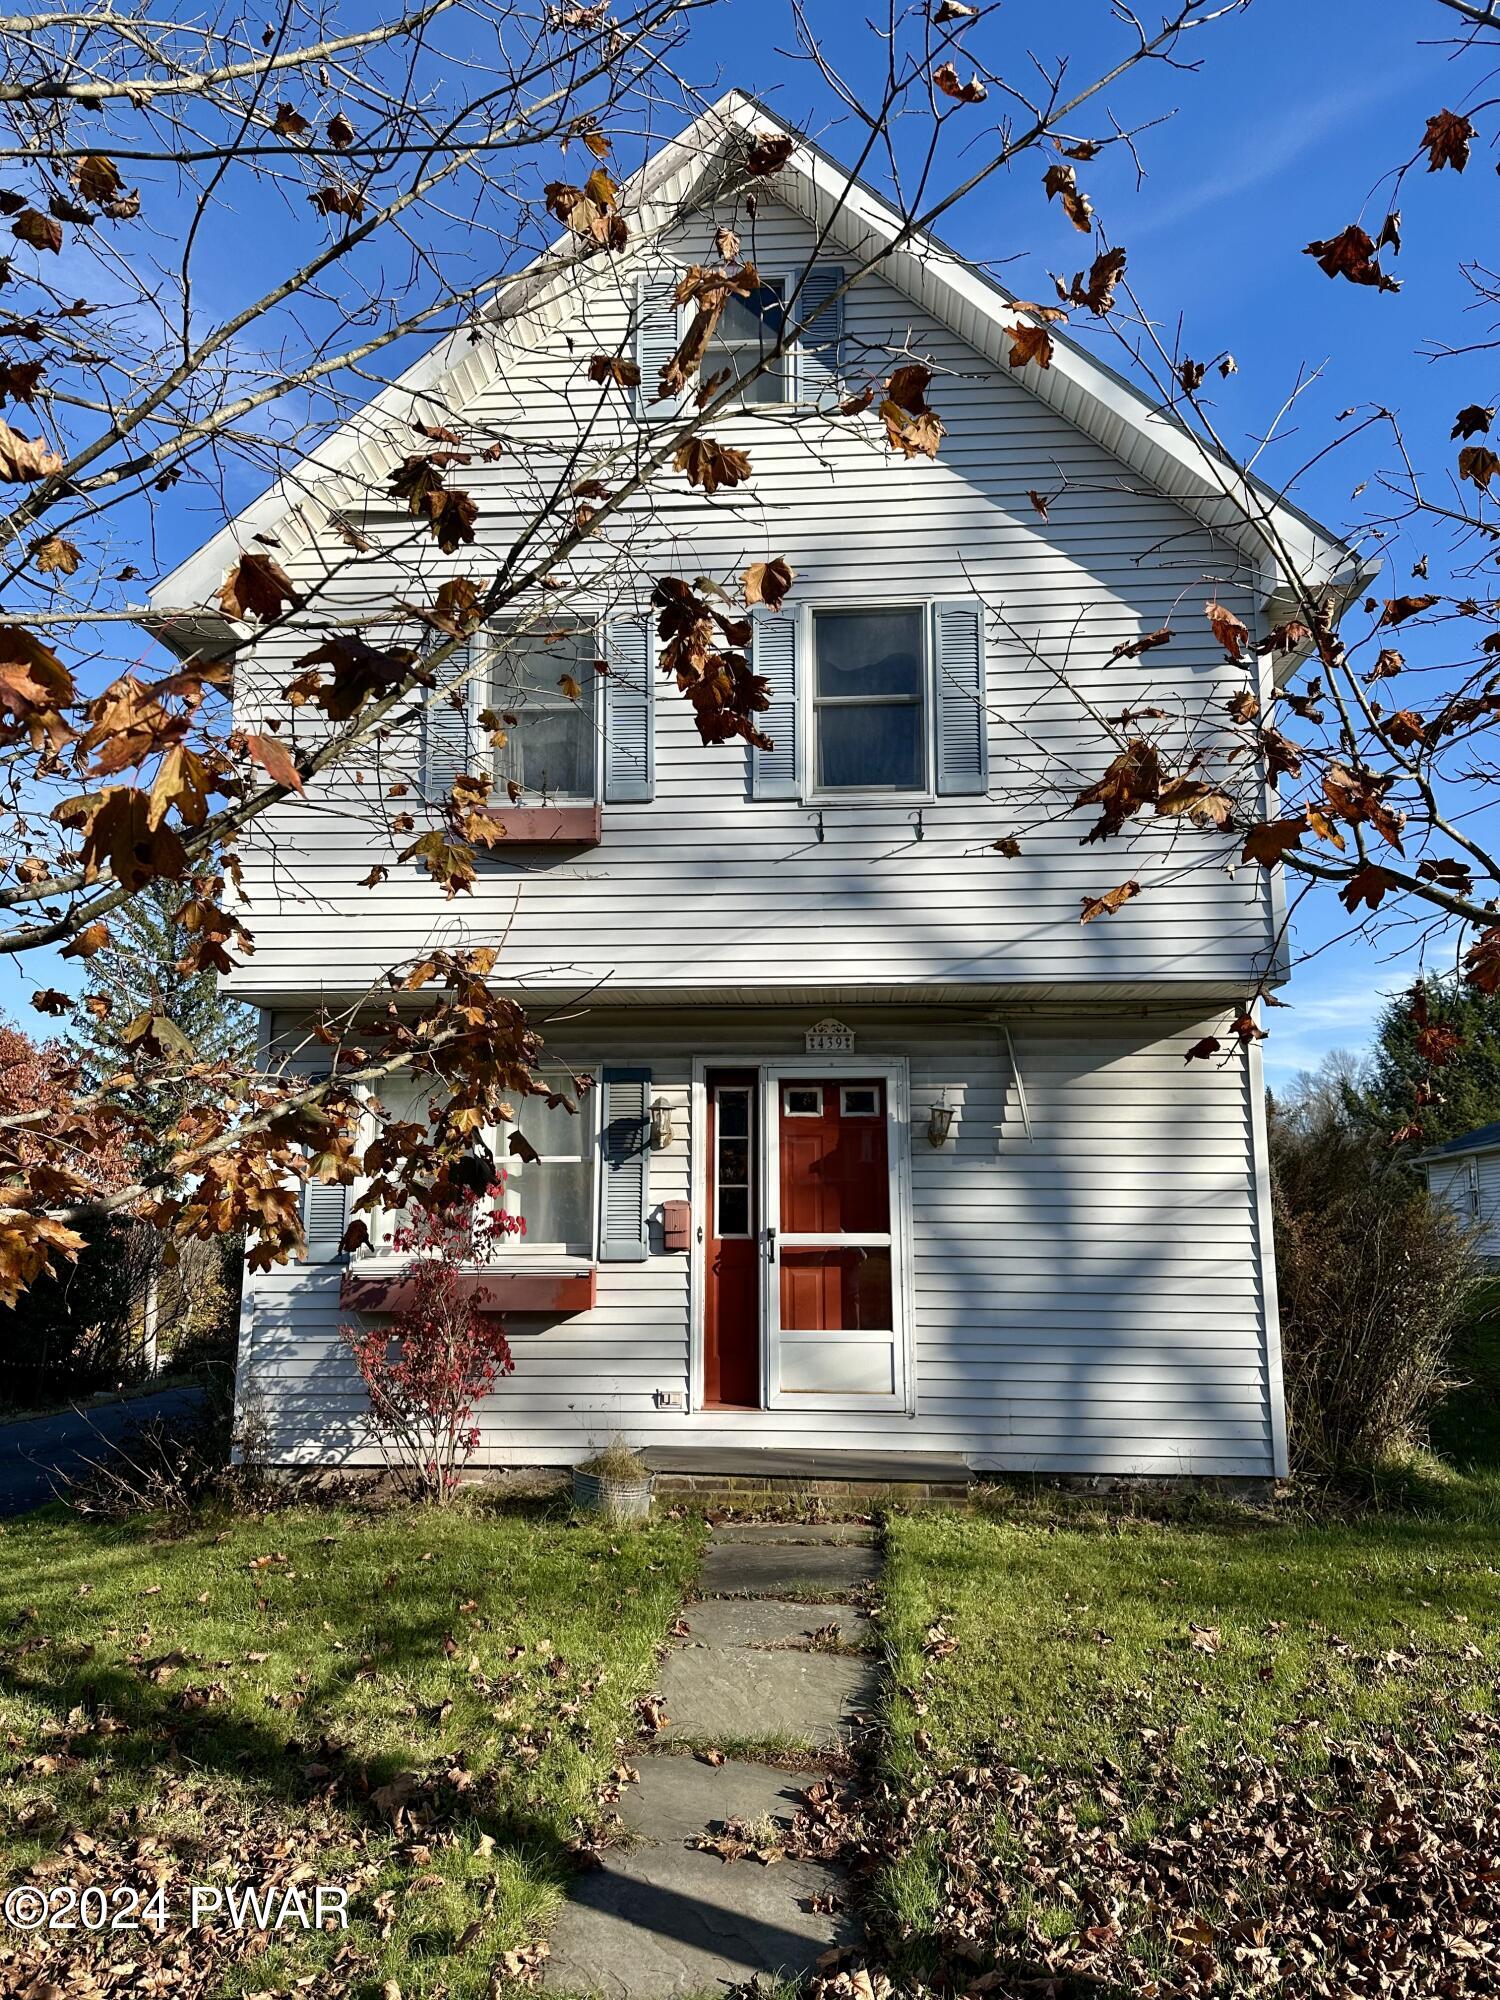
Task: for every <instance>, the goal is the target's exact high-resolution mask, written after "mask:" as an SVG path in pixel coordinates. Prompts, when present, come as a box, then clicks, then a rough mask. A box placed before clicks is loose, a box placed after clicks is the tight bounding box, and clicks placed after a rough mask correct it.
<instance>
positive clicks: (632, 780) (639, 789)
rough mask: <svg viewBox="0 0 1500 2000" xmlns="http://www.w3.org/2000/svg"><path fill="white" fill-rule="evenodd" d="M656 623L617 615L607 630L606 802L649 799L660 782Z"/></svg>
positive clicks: (608, 803) (629, 801) (605, 680)
mask: <svg viewBox="0 0 1500 2000" xmlns="http://www.w3.org/2000/svg"><path fill="white" fill-rule="evenodd" d="M651 639H652V634H651V623H650V620H649V619H646V618H612V619H611V620H610V622H609V623H608V625H606V627H605V631H604V651H605V656H606V658H607V660H608V662H609V673H608V675H607V676H606V677H605V679H604V681H603V683H602V686H603V689H604V801H605V804H606V805H626V804H631V803H638V802H639V801H641V800H643V799H649V798H650V797H651V795H652V793H653V791H654V789H655V784H656V762H655V760H656V750H655V741H654V739H655V727H654V712H655V707H656V704H655V701H654V699H653V697H654V694H655V688H654V686H653V683H652V674H651V665H652V651H653V648H652V643H651Z"/></svg>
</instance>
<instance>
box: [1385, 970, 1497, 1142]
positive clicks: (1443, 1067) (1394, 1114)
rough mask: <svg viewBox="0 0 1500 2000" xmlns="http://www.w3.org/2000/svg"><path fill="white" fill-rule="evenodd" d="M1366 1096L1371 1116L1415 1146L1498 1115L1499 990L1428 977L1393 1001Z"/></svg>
mask: <svg viewBox="0 0 1500 2000" xmlns="http://www.w3.org/2000/svg"><path fill="white" fill-rule="evenodd" d="M1422 999H1425V1002H1426V1008H1425V1019H1424V1018H1423V1009H1422V1007H1421V1005H1420V1004H1419V1002H1420V1000H1422ZM1445 1030H1446V1031H1450V1032H1448V1033H1444V1032H1442V1031H1445ZM1434 1031H1438V1032H1436V1033H1435V1032H1434ZM1455 1036H1456V1037H1457V1040H1454V1039H1453V1037H1455ZM1365 1096H1366V1100H1367V1103H1368V1105H1369V1113H1370V1117H1371V1121H1372V1122H1373V1123H1375V1124H1377V1125H1379V1126H1381V1127H1383V1128H1384V1129H1385V1130H1386V1131H1387V1132H1402V1133H1405V1134H1407V1136H1408V1137H1409V1139H1410V1142H1411V1144H1412V1145H1413V1146H1414V1147H1419V1146H1436V1145H1439V1144H1441V1143H1442V1141H1443V1140H1445V1139H1455V1138H1457V1137H1458V1135H1459V1133H1461V1132H1471V1131H1472V1130H1473V1129H1474V1127H1475V1126H1476V1125H1488V1124H1490V1123H1491V1122H1492V1121H1493V1120H1496V1119H1500V993H1481V992H1479V991H1477V990H1476V989H1474V988H1473V987H1471V986H1468V985H1464V984H1461V983H1460V982H1459V981H1458V980H1456V979H1440V978H1435V977H1429V978H1427V979H1425V980H1423V981H1419V982H1418V984H1417V985H1416V986H1415V987H1413V988H1412V990H1411V991H1410V992H1408V993H1403V994H1401V995H1400V996H1399V997H1398V998H1396V999H1394V1000H1391V1001H1389V1002H1388V1003H1387V1005H1386V1007H1385V1010H1384V1012H1383V1013H1382V1015H1381V1017H1380V1021H1379V1024H1378V1026H1377V1028H1376V1031H1375V1047H1374V1050H1373V1051H1372V1053H1371V1057H1370V1063H1369V1070H1368V1078H1367V1088H1366V1092H1365ZM1412 1128H1415V1129H1412ZM1419 1135H1420V1136H1419Z"/></svg>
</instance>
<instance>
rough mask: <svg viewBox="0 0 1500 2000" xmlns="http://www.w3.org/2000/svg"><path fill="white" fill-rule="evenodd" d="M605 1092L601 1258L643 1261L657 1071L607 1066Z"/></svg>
mask: <svg viewBox="0 0 1500 2000" xmlns="http://www.w3.org/2000/svg"><path fill="white" fill-rule="evenodd" d="M599 1094H600V1103H599V1257H600V1261H601V1262H602V1263H606V1264H639V1263H641V1262H643V1261H644V1259H645V1258H646V1257H647V1256H648V1255H649V1254H650V1249H651V1241H650V1235H649V1232H648V1229H647V1223H646V1212H647V1207H648V1204H649V1202H650V1199H651V1072H650V1070H649V1069H606V1070H605V1071H604V1073H603V1075H602V1077H601V1079H600V1083H599Z"/></svg>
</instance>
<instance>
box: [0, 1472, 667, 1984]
mask: <svg viewBox="0 0 1500 2000" xmlns="http://www.w3.org/2000/svg"><path fill="white" fill-rule="evenodd" d="M697 1557H698V1537H697V1534H696V1532H695V1531H694V1530H693V1529H692V1528H691V1527H683V1526H671V1525H667V1526H657V1527H653V1528H651V1529H648V1530H645V1531H635V1530H632V1531H624V1530H619V1531H614V1532H610V1531H607V1530H601V1529H595V1528H591V1527H590V1528H584V1527H578V1526H574V1525H571V1524H569V1523H568V1522H567V1521H565V1520H564V1519H562V1518H560V1517H555V1516H554V1517H551V1518H549V1517H547V1516H546V1515H545V1514H543V1513H541V1512H526V1511H523V1510H518V1509H515V1508H508V1509H499V1508H495V1509H486V1508H485V1507H484V1506H483V1505H482V1504H476V1505H472V1506H465V1507H464V1508H462V1509H461V1510H459V1509H456V1510H454V1511H453V1512H452V1513H451V1514H447V1515H441V1514H435V1513H431V1512H422V1513H415V1512H413V1513H390V1514H383V1515H381V1514H360V1513H351V1512H341V1511H335V1510H332V1509H298V1510H295V1511H289V1512H285V1513H279V1514H273V1515H270V1516H268V1517H265V1518H263V1519H251V1520H234V1519H229V1518H227V1517H226V1518H222V1519H221V1518H218V1517H216V1516H213V1517H205V1518H204V1519H203V1520H201V1521H200V1522H199V1523H198V1524H196V1525H194V1526H192V1527H190V1528H188V1529H187V1530H185V1531H184V1530H180V1529H179V1530H166V1529H163V1528H162V1527H160V1526H159V1525H158V1526H153V1525H152V1524H151V1523H149V1522H134V1523H131V1524H128V1525H126V1526H122V1527H107V1526H100V1525H97V1524H90V1523H85V1522H81V1521H79V1520H76V1519H73V1518H71V1517H70V1516H68V1515H66V1514H65V1513H64V1512H63V1511H62V1509H60V1508H49V1509H47V1510H45V1511H44V1512H43V1513H42V1514H38V1515H33V1516H30V1517H28V1518H26V1519H23V1520H20V1521H17V1522H14V1523H9V1524H6V1525H5V1526H4V1528H3V1531H0V1745H3V1746H4V1747H3V1750H0V1772H3V1777H0V1875H3V1878H4V1883H5V1884H7V1885H8V1884H10V1883H14V1882H17V1881H22V1880H32V1881H39V1882H43V1883H62V1882H74V1883H78V1882H80V1881H85V1880H87V1879H89V1878H90V1876H92V1878H93V1879H95V1880H96V1881H98V1882H99V1883H101V1884H107V1885H110V1886H114V1885H116V1884H120V1883H132V1884H135V1885H137V1886H138V1887H139V1888H140V1889H141V1890H142V1891H143V1893H144V1894H149V1893H150V1890H151V1889H152V1888H153V1887H154V1885H155V1883H156V1881H157V1880H162V1881H164V1882H165V1884H166V1885H167V1887H166V1894H167V1900H168V1906H169V1908H172V1909H174V1910H175V1909H176V1908H177V1907H178V1906H179V1905H180V1904H181V1903H183V1902H185V1900H186V1885H188V1884H190V1883H193V1882H201V1883H207V1884H216V1883H219V1884H222V1883H224V1882H225V1881H236V1880H237V1881H239V1882H242V1883H243V1882H256V1881H267V1882H270V1881H275V1882H278V1883H280V1884H283V1885H284V1884H286V1883H288V1882H289V1881H291V1882H294V1883H296V1882H301V1883H305V1884H308V1885H311V1884H312V1883H315V1882H324V1883H329V1884H338V1885H343V1886H345V1887H347V1889H348V1891H349V1895H350V1910H351V1914H352V1916H353V1917H354V1919H355V1921H354V1923H353V1925H352V1927H351V1929H350V1930H349V1931H348V1932H347V1933H345V1934H343V1935H339V1934H336V1933H329V1934H327V1935H319V1934H317V1933H312V1934H309V1935H302V1934H300V1933H292V1932H286V1931H283V1932H282V1933H280V1934H279V1936H278V1937H277V1938H276V1939H274V1940H271V1941H269V1942H267V1941H265V1940H257V1939H255V1938H254V1937H253V1935H252V1934H251V1933H248V1932H247V1933H240V1934H233V1933H230V1932H227V1931H222V1932H221V1931H220V1930H219V1929H215V1930H214V1931H213V1932H212V1933H208V1932H204V1933H199V1934H198V1935H197V1936H196V1937H195V1938H194V1939H193V1940H192V1945H191V1949H190V1950H189V1951H187V1952H186V1955H185V1956H181V1960H180V1962H181V1965H182V1967H183V1968H184V1969H183V1972H182V1978H181V1981H180V1982H179V1983H173V1984H172V1985H171V1990H172V1992H173V1993H174V1995H175V1994H179V1993H180V1994H182V1995H184V1996H191V1995H197V1994H204V1995H208V1994H219V1993H224V1994H238V1993H246V1994H250V1993H264V1992H267V1991H270V1990H284V1989H286V1988H287V1987H288V1986H289V1984H290V1982H291V1981H293V1980H295V1979H297V1978H299V1977H300V1978H304V1979H306V1978H308V1977H309V1976H310V1975H313V1974H315V1973H317V1971H318V1969H319V1968H326V1970H325V1971H324V1972H323V1973H322V1974H321V1975H320V1976H318V1977H317V1978H316V1979H315V1981H314V1983H313V1984H312V1985H310V1986H308V1987H307V1988H306V1989H305V1990H307V1991H309V1992H311V1991H314V1990H316V1991H317V1992H319V1993H334V1992H339V1993H342V1992H345V1991H347V1992H351V1993H356V1994H358V1993H364V1992H369V1993H371V1994H378V1993H379V1992H380V1989H381V1986H382V1983H383V1982H384V1981H385V1980H386V1979H389V1978H394V1979H396V1980H397V1981H398V1982H399V1984H400V1988H401V1992H402V1994H403V1996H404V2000H414V1996H420V1995H424V1994H435V1993H438V1992H442V1993H443V1994H445V1995H450V1996H453V2000H463V1997H464V1996H470V1995H484V1994H486V1993H488V1992H489V1991H490V1989H491V1972H492V1968H494V1967H496V1966H499V1967H500V1968H501V1970H502V1972H503V1971H504V1968H505V1964H506V1960H505V1954H506V1953H508V1952H514V1951H517V1950H519V1949H521V1948H522V1947H524V1946H525V1945H526V1944H527V1943H528V1942H529V1941H531V1940H533V1939H534V1938H535V1937H536V1936H537V1935H538V1934H539V1932H540V1931H542V1930H543V1929H544V1928H545V1925H546V1921H547V1919H548V1917H549V1915H550V1913H551V1911H552V1909H553V1908H554V1906H555V1904H556V1902H557V1899H558V1897H559V1895H560V1893H561V1887H562V1885H563V1883H564V1882H565V1881H566V1878H567V1873H568V1869H569V1864H570V1853H569V1849H570V1846H571V1845H572V1844H574V1843H575V1842H576V1841H577V1840H578V1839H579V1837H580V1835H581V1834H584V1833H585V1832H586V1830H587V1829H588V1828H590V1827H591V1826H593V1825H595V1824H596V1823H597V1821H598V1817H599V1794H600V1788H601V1786H605V1785H607V1784H608V1781H609V1774H610V1772H611V1770H612V1768H614V1767H615V1766H616V1765H617V1763H618V1762H619V1757H620V1747H619V1746H620V1742H621V1740H622V1739H628V1738H629V1737H630V1736H632V1735H633V1733H634V1730H635V1717H634V1713H633V1704H634V1702H635V1701H636V1699H637V1698H638V1697H639V1696H640V1695H641V1694H643V1693H644V1692H646V1691H647V1690H648V1689H649V1687H650V1685H651V1681H652V1677H653V1673H654V1670H655V1667H654V1663H655V1656H656V1651H657V1648H658V1647H659V1646H660V1645H661V1644H662V1642H663V1638H664V1634H665V1631H666V1628H667V1625H668V1624H669V1623H670V1621H671V1618H672V1615H673V1612H674V1610H675V1608H676V1606H677V1604H678V1602H679V1601H680V1599H681V1596H682V1593H683V1591H684V1589H685V1588H686V1586H687V1584H688V1582H689V1580H690V1578H691V1576H692V1574H693V1572H694V1569H695V1567H696V1562H697ZM298 1870H301V1871H302V1873H301V1874H300V1875H298V1874H297V1873H296V1872H295V1871H298ZM184 1937H185V1933H184V1931H183V1928H182V1926H181V1925H180V1924H178V1923H177V1922H176V1921H175V1919H174V1921H173V1922H172V1923H171V1924H169V1925H168V1927H167V1929H166V1930H165V1931H164V1932H162V1933H161V1934H160V1935H159V1936H158V1935H157V1933H156V1932H155V1930H154V1928H151V1927H148V1928H147V1929H145V1930H142V1931H140V1932H138V1933H136V1934H134V1935H131V1936H124V1937H122V1936H119V1935H110V1934H109V1933H105V1934H104V1935H103V1936H101V1937H96V1938H87V1937H75V1938H72V1939H70V1940H66V1941H59V1943H58V1945H57V1947H56V1948H55V1949H54V1951H53V1952H52V1953H51V1954H50V1955H49V1954H48V1953H47V1952H45V1951H44V1950H43V1949H42V1947H41V1945H40V1944H39V1943H38V1942H36V1941H34V1940H33V1941H32V1942H31V1943H30V1944H29V1945H26V1946H25V1952H26V1955H25V1956H24V1958H23V1960H22V1961H21V1962H22V1963H23V1964H24V1965H25V1967H26V1968H27V1970H28V1971H44V1972H46V1973H47V1974H48V1975H49V1976H50V1977H52V1978H54V1979H57V1978H59V1976H60V1975H66V1976H67V1981H68V1990H70V1991H71V1990H74V1983H75V1982H77V1983H78V1984H79V1985H81V1984H82V1973H83V1969H84V1968H85V1967H86V1968H88V1969H90V1970H92V1971H93V1972H94V1974H95V1975H96V1976H98V1977H99V1978H100V1980H101V1982H102V1990H104V1991H108V1992H112V1991H115V1990H118V1991H120V1992H122V1993H123V1992H126V1991H131V1992H135V1991H137V1990H146V1989H145V1988H144V1987H139V1988H138V1987H137V1986H136V1985H135V1984H134V1981H135V1980H136V1979H138V1978H139V1977H140V1969H141V1965H142V1964H150V1965H152V1966H153V1967H155V1966H157V1965H159V1964H160V1965H170V1964H176V1963H178V1962H179V1956H180V1955H182V1954H183V1953H184V1949H185V1947H184ZM18 1943H19V1940H18V1938H17V1935H16V1934H15V1933H13V1932H12V1933H9V1934H3V1935H0V1987H3V1988H4V1990H6V1991H12V1990H14V1991H20V1990H22V1988H24V1986H25V1985H26V1979H25V1978H24V1977H21V1976H19V1971H18V1966H17V1963H16V1961H15V1960H14V1959H12V1960H10V1961H7V1959H6V1957H5V1952H6V1951H7V1950H10V1951H12V1952H14V1951H15V1950H16V1949H17V1947H18ZM70 1953H76V1954H77V1956H76V1957H74V1958H72V1959H71V1960H70ZM118 1963H125V1964H127V1965H133V1967H134V1969H133V1970H131V1971H130V1972H129V1973H128V1974H127V1975H122V1976H121V1977H120V1979H119V1981H118V1984H116V1982H115V1980H114V1979H113V1978H111V1977H109V1976H107V1973H106V1971H105V1970H103V1969H105V1968H108V1967H109V1966H111V1965H112V1964H118ZM512 1963H513V1962H512ZM153 1990H154V1989H153Z"/></svg>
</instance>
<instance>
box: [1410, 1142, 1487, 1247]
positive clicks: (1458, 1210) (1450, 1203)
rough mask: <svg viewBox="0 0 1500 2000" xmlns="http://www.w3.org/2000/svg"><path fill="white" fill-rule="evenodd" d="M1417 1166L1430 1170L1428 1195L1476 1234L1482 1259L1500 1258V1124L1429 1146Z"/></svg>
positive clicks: (1421, 1154)
mask: <svg viewBox="0 0 1500 2000" xmlns="http://www.w3.org/2000/svg"><path fill="white" fill-rule="evenodd" d="M1417 1164H1418V1165H1419V1166H1422V1167H1425V1168H1426V1170H1427V1191H1428V1193H1429V1194H1430V1195H1432V1196H1433V1197H1434V1199H1435V1200H1437V1201H1440V1202H1442V1203H1444V1205H1445V1206H1446V1207H1448V1208H1450V1209H1451V1210H1452V1211H1453V1213H1454V1214H1455V1215H1456V1216H1457V1217H1458V1219H1459V1221H1460V1222H1462V1223H1463V1224H1464V1226H1465V1228H1468V1229H1472V1230H1474V1231H1475V1232H1476V1235H1475V1243H1476V1245H1477V1247H1478V1249H1479V1252H1480V1254H1481V1256H1484V1257H1493V1258H1497V1259H1500V1122H1496V1123H1495V1124H1491V1125H1479V1126H1476V1127H1475V1129H1474V1130H1473V1131H1472V1132H1460V1133H1459V1135H1458V1137H1457V1138H1456V1139H1447V1140H1445V1141H1444V1142H1443V1144H1442V1145H1441V1146H1431V1147H1429V1148H1428V1150H1427V1151H1426V1152H1425V1153H1419V1154H1418V1155H1417Z"/></svg>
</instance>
